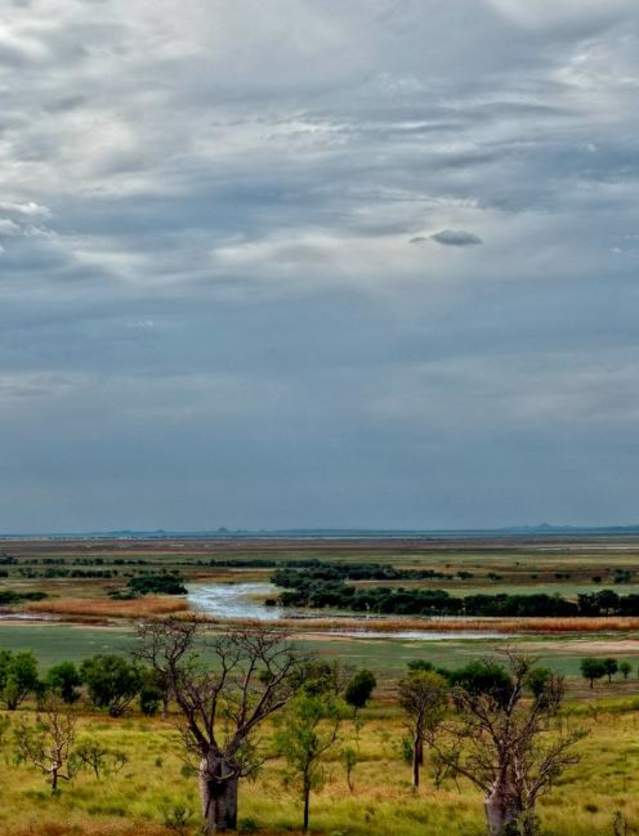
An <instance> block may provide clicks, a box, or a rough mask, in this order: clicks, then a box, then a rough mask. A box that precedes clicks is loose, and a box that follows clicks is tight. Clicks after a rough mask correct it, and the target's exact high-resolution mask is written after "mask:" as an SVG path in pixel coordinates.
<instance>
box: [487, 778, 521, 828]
mask: <svg viewBox="0 0 639 836" xmlns="http://www.w3.org/2000/svg"><path fill="white" fill-rule="evenodd" d="M484 808H485V810H486V820H487V822H488V832H489V833H490V836H511V834H513V835H514V834H517V833H519V824H520V822H521V816H522V813H523V810H522V808H521V804H520V803H519V800H518V799H517V798H516V796H515V795H514V793H513V792H511V790H510V788H509V786H508V783H507V782H505V781H497V782H495V784H494V785H493V788H492V790H491V791H490V793H489V794H488V795H487V797H486V800H485V802H484Z"/></svg>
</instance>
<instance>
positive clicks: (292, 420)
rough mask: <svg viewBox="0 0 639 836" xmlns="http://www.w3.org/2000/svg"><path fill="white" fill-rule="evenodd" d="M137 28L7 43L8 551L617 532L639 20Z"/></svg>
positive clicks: (176, 21)
mask: <svg viewBox="0 0 639 836" xmlns="http://www.w3.org/2000/svg"><path fill="white" fill-rule="evenodd" d="M125 5H126V9H125V11H124V12H123V9H124V5H123V4H122V2H121V0H104V1H103V2H101V3H99V4H95V3H91V4H88V3H83V2H81V0H61V2H60V3H59V4H58V6H57V7H56V9H57V13H56V15H55V17H52V16H51V15H50V14H47V11H48V7H47V2H46V0H32V2H31V3H30V4H29V7H28V8H26V7H25V6H23V4H15V5H14V7H13V10H12V15H11V17H10V19H8V21H7V23H6V30H7V31H6V32H5V34H4V38H5V40H4V41H3V43H4V44H5V46H6V48H7V49H8V50H9V52H8V53H7V54H6V55H5V58H6V59H7V60H6V61H5V62H4V63H0V76H1V81H2V85H3V91H4V95H3V117H2V119H3V123H2V146H1V148H0V163H1V164H2V172H3V191H2V201H0V240H1V241H2V246H3V247H4V252H3V253H2V257H1V258H0V288H1V289H2V329H0V399H3V398H4V400H3V407H4V406H6V409H5V408H3V409H0V427H1V428H2V433H3V439H4V440H5V445H4V447H5V449H6V450H7V451H8V455H7V456H5V457H3V462H2V465H1V467H0V475H2V477H3V478H2V479H1V480H0V507H2V509H3V517H2V518H0V530H1V529H5V530H8V529H12V528H13V529H16V528H34V527H35V528H38V527H40V528H69V527H77V528H87V527H118V526H125V527H126V526H129V525H131V526H133V525H146V526H149V527H155V526H164V527H176V528H179V527H188V526H197V527H200V526H204V525H209V524H211V525H213V526H214V525H216V524H225V525H265V526H270V525H315V524H318V525H319V524H328V525H334V524H344V525H357V524H359V525H368V524H371V523H373V524H383V525H408V526H418V525H455V526H459V525H475V524H502V523H504V524H505V523H508V522H511V521H512V520H517V521H521V522H525V521H528V522H536V521H538V520H539V519H551V520H552V521H557V522H568V521H573V522H574V521H584V522H588V521H593V520H594V519H595V517H596V518H597V519H598V520H601V521H618V522H624V521H628V519H629V518H631V517H632V515H633V514H634V512H635V509H634V506H633V502H632V497H633V496H636V493H637V488H638V487H639V484H638V482H637V474H638V473H639V466H638V465H639V461H638V460H637V455H636V454H635V452H633V451H635V450H636V443H635V442H636V439H635V436H636V420H637V402H636V398H635V397H634V396H633V394H632V393H633V392H634V391H637V390H638V387H639V366H638V365H637V362H638V361H637V357H636V321H637V315H638V313H639V311H638V307H639V299H638V297H637V293H636V258H635V257H634V249H633V248H634V244H633V241H634V239H633V238H632V236H634V235H636V234H637V232H636V223H635V219H636V176H635V172H636V169H637V165H636V163H637V159H638V158H639V143H638V142H637V139H636V137H637V136H638V135H639V130H638V129H639V117H638V116H637V113H636V107H635V99H636V88H637V78H639V59H638V57H637V56H638V55H639V50H637V48H636V47H637V41H638V39H639V10H638V9H637V7H636V4H635V3H632V2H612V3H610V4H606V8H605V9H604V8H603V5H602V4H601V3H598V2H596V0H557V2H556V3H553V4H550V5H549V4H548V3H545V2H544V0H530V3H527V4H522V3H519V2H516V0H512V2H511V0H490V1H489V0H481V2H476V1H475V0H461V7H460V8H458V7H455V8H453V6H454V4H448V5H446V4H442V3H440V2H436V0H406V2H402V3H398V2H395V0H353V2H351V3H348V4H344V3H340V2H337V0H327V2H326V3H322V4H317V3H312V2H310V0H276V2H275V3H274V4H273V6H269V7H268V8H267V7H266V6H264V8H262V7H260V8H259V11H258V13H257V14H256V13H255V9H256V5H255V3H253V2H249V0H236V2H233V3H231V2H228V0H184V2H183V3H182V5H181V8H180V15H179V16H177V17H176V16H175V15H174V14H172V13H170V12H172V9H170V8H169V7H170V5H171V4H170V3H165V2H164V0H161V2H160V3H159V5H157V4H156V6H155V7H154V8H153V15H151V13H150V11H149V9H150V7H149V4H148V3H146V2H144V1H143V0H130V2H127V3H126V4H125ZM258 5H259V4H258ZM461 14H463V16H464V21H465V25H464V26H463V27H461V26H459V17H460V15H461ZM247 18H250V20H251V27H250V32H248V34H247V30H246V24H245V21H246V19H247ZM34 19H37V20H38V21H41V23H40V24H39V26H38V28H37V29H34V28H33V20H34ZM282 20H286V22H287V27H286V37H284V35H283V30H282V26H281V21H282ZM140 44H144V45H145V49H143V50H142V49H140V47H139V45H140ZM432 231H434V234H433V233H432ZM480 235H481V239H483V240H485V241H486V242H498V244H499V246H484V247H482V248H481V251H480V255H481V258H472V257H470V252H469V251H468V250H467V251H466V253H467V256H468V257H465V256H462V253H461V252H460V253H459V255H460V257H451V256H452V255H453V253H452V252H451V250H450V249H447V247H448V248H450V247H461V248H463V247H469V246H471V245H473V244H475V245H477V244H479V243H481V241H480V239H479V236H480ZM409 242H410V244H412V245H413V246H408V243H409ZM435 243H439V244H441V245H443V246H439V247H438V246H435ZM615 248H618V249H623V250H624V252H623V253H621V254H619V253H617V254H615V253H614V252H613V250H614V249H615ZM635 249H636V248H635ZM151 323H153V324H152V325H151ZM522 473H525V474H526V479H522V476H521V474H522ZM425 474H426V476H425ZM2 485H4V486H5V488H4V489H3V488H2V487H1V486H2Z"/></svg>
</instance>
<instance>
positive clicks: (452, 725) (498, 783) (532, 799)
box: [429, 652, 584, 836]
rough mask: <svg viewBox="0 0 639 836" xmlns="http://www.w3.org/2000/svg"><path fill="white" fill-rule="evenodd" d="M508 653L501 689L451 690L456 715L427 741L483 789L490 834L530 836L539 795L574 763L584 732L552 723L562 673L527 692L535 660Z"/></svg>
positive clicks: (453, 769)
mask: <svg viewBox="0 0 639 836" xmlns="http://www.w3.org/2000/svg"><path fill="white" fill-rule="evenodd" d="M506 657H507V665H508V671H509V673H510V679H511V685H510V687H509V688H508V690H507V691H506V693H504V691H503V690H500V691H499V692H492V693H491V692H490V690H488V691H487V692H482V693H477V692H476V691H474V692H473V691H471V690H469V689H467V688H462V687H457V688H455V689H453V702H454V706H455V716H454V719H453V720H452V721H451V722H445V723H443V724H442V725H441V726H440V727H439V728H438V729H436V730H434V731H433V733H429V738H430V739H429V742H430V744H431V745H432V746H433V748H434V749H435V752H436V753H437V756H438V757H439V758H440V760H441V762H442V763H443V764H444V765H445V766H446V767H448V768H449V770H450V771H451V773H452V774H454V775H462V776H465V777H466V778H468V779H469V780H470V781H471V782H472V783H473V784H475V786H477V787H479V788H480V789H481V790H483V792H484V793H485V810H486V818H487V823H488V831H489V833H490V834H491V836H506V834H508V835H509V836H510V834H522V836H532V834H534V833H535V831H536V819H535V806H536V803H537V800H538V799H539V797H540V796H541V795H543V794H544V793H546V792H547V791H548V790H549V789H550V788H551V787H552V786H553V784H554V783H555V781H556V780H557V778H558V777H559V775H560V774H561V773H562V771H563V770H564V769H565V768H566V767H567V766H569V765H571V764H575V763H577V762H578V756H577V755H576V754H575V753H574V752H573V751H571V750H572V748H573V746H574V744H575V743H576V742H577V741H578V740H580V739H581V737H583V734H584V733H583V732H582V731H573V732H563V731H561V729H558V728H551V720H552V718H553V717H555V716H556V714H557V712H558V710H559V707H560V705H561V702H562V699H563V693H564V685H563V678H562V677H560V676H556V675H554V674H550V673H549V674H548V675H547V677H546V678H545V681H544V683H543V687H542V688H537V689H536V693H535V694H534V695H532V696H530V695H529V694H527V685H528V683H529V682H530V677H531V673H532V671H533V669H534V661H533V660H531V659H530V658H526V657H523V656H518V655H516V654H513V653H511V652H506Z"/></svg>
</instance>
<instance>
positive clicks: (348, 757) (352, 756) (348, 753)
mask: <svg viewBox="0 0 639 836" xmlns="http://www.w3.org/2000/svg"><path fill="white" fill-rule="evenodd" d="M342 764H343V766H344V771H345V772H346V784H347V786H348V789H349V790H350V791H351V792H353V790H354V789H355V784H354V783H353V770H354V769H355V767H356V766H357V751H356V750H355V749H353V747H352V746H345V747H344V748H343V749H342Z"/></svg>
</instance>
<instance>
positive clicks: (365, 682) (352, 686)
mask: <svg viewBox="0 0 639 836" xmlns="http://www.w3.org/2000/svg"><path fill="white" fill-rule="evenodd" d="M376 685H377V680H376V679H375V677H374V675H373V674H372V673H371V672H370V671H369V670H366V668H362V670H360V671H358V672H357V673H356V674H355V675H354V676H353V677H352V679H351V680H350V682H349V683H348V685H347V686H346V690H345V691H344V699H345V700H346V702H347V703H348V705H350V706H352V707H353V708H354V709H355V710H356V711H357V710H358V709H360V708H364V706H365V705H366V703H367V702H368V701H369V699H370V698H371V694H372V693H373V690H374V689H375V687H376Z"/></svg>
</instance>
